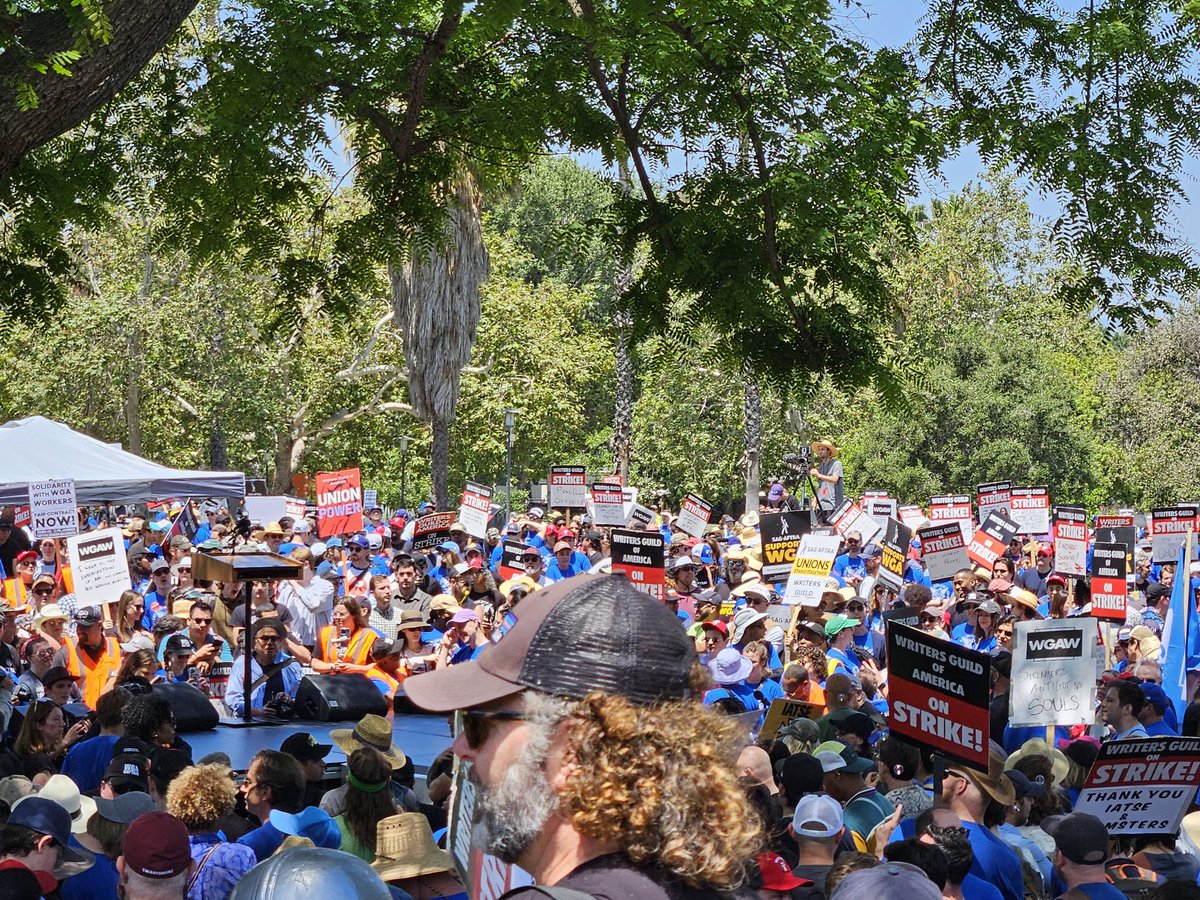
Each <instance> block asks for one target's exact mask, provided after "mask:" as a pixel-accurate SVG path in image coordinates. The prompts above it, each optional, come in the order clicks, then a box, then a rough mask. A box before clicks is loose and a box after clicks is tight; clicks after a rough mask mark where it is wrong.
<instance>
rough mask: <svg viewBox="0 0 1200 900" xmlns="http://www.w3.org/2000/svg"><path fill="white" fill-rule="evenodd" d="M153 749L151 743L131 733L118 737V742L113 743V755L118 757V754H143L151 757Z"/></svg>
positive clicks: (147, 757)
mask: <svg viewBox="0 0 1200 900" xmlns="http://www.w3.org/2000/svg"><path fill="white" fill-rule="evenodd" d="M151 749H152V748H151V747H150V745H149V744H147V743H146V742H145V741H143V740H142V739H141V738H137V737H134V736H133V735H131V734H125V735H121V737H119V738H117V742H116V743H115V744H113V748H112V755H113V758H116V757H118V756H128V755H130V754H135V755H137V756H142V757H145V758H146V759H149V758H150V750H151Z"/></svg>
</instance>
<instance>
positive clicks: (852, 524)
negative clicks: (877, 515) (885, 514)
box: [829, 500, 883, 547]
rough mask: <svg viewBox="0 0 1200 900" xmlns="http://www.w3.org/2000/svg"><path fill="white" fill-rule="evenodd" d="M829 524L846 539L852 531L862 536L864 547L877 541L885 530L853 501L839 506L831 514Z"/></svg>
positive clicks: (846, 501) (844, 502)
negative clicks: (877, 537)
mask: <svg viewBox="0 0 1200 900" xmlns="http://www.w3.org/2000/svg"><path fill="white" fill-rule="evenodd" d="M829 524H830V525H832V526H833V527H834V529H835V530H836V531H837V533H838V534H840V535H841V536H842V537H845V536H846V535H847V534H849V533H850V532H851V531H857V532H858V533H859V534H861V535H862V545H861V546H863V547H865V546H867V544H869V543H871V541H873V540H875V537H876V535H878V534H879V533H880V532H881V531H883V528H881V527H880V525H879V524H878V523H877V522H876V521H875V520H874V519H872V518H871V517H870V516H868V515H867V514H866V513H865V512H863V511H862V508H861V507H860V506H859V505H858V504H857V503H855V502H854V501H853V500H843V501H842V502H841V503H839V504H838V506H837V508H836V509H834V511H833V512H831V513H830V514H829Z"/></svg>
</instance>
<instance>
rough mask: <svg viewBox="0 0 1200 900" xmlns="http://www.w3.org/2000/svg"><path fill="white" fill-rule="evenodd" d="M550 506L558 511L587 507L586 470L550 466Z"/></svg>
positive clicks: (578, 467) (577, 467)
mask: <svg viewBox="0 0 1200 900" xmlns="http://www.w3.org/2000/svg"><path fill="white" fill-rule="evenodd" d="M548 485H549V488H550V505H551V506H554V507H557V508H559V509H575V508H579V509H582V508H583V507H585V506H587V469H586V468H585V467H583V466H551V467H550V480H549V482H548Z"/></svg>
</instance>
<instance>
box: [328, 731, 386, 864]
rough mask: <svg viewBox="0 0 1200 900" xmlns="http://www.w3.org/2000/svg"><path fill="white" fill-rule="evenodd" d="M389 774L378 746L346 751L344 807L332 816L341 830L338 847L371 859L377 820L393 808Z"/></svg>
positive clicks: (368, 859) (370, 860) (372, 858)
mask: <svg viewBox="0 0 1200 900" xmlns="http://www.w3.org/2000/svg"><path fill="white" fill-rule="evenodd" d="M391 776H392V766H391V761H390V760H388V759H387V758H386V757H385V756H384V755H383V754H382V753H380V752H379V751H378V750H374V749H372V748H370V747H361V748H359V749H358V750H355V751H354V752H353V753H351V754H350V757H349V759H347V760H346V782H347V784H346V786H347V788H348V790H347V791H346V808H345V810H343V811H342V812H341V813H340V814H339V815H337V816H335V817H334V819H333V820H334V821H335V822H336V823H337V825H338V828H340V829H341V831H342V846H341V847H340V848H339V849H341V850H342V851H344V852H346V853H353V854H354V855H355V856H357V857H358V858H359V859H364V860H366V861H367V862H372V861H374V859H375V838H376V833H377V831H378V828H379V823H380V821H381V820H383V819H386V818H388V817H389V816H393V815H395V814H396V812H397V810H396V801H395V800H393V799H392V792H391V791H390V790H388V786H389V785H390V784H391V780H392V779H391Z"/></svg>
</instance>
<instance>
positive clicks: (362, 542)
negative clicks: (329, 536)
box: [325, 534, 371, 550]
mask: <svg viewBox="0 0 1200 900" xmlns="http://www.w3.org/2000/svg"><path fill="white" fill-rule="evenodd" d="M325 546H327V547H328V546H329V545H328V544H326V545H325ZM346 546H347V547H360V548H361V549H363V550H370V549H371V544H370V542H369V541H368V540H367V536H366V535H364V534H356V535H355V536H354V537H352V538H350V540H348V541H346Z"/></svg>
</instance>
